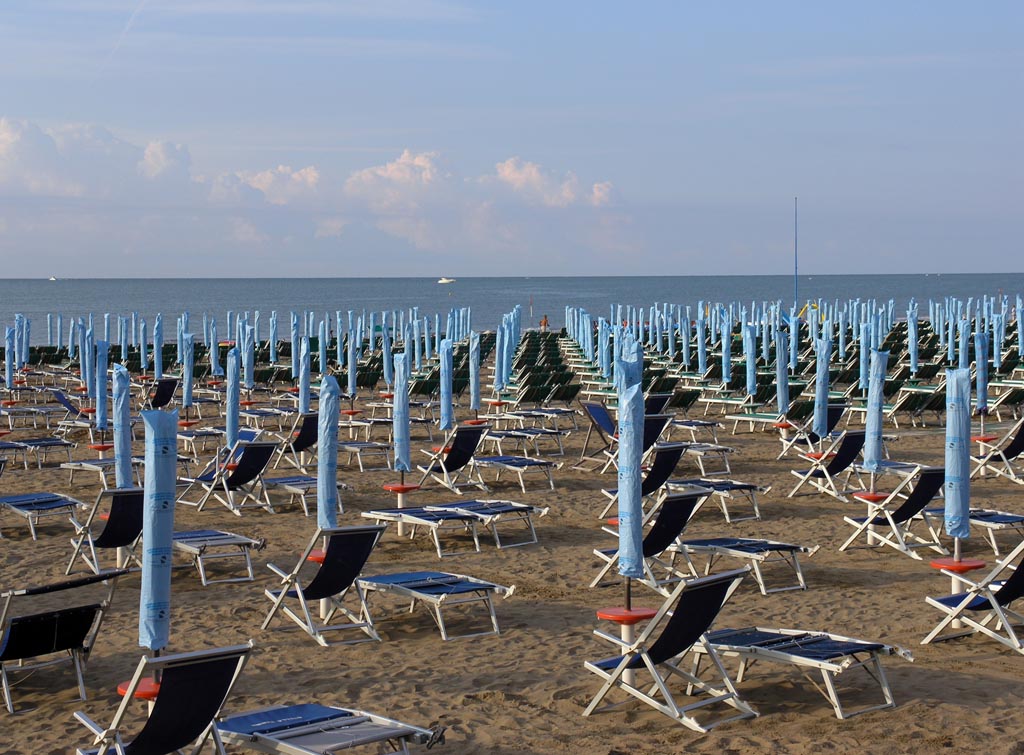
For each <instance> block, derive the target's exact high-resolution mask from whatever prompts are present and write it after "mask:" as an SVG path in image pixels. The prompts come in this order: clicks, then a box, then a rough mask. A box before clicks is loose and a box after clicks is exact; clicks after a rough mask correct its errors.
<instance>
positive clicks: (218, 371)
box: [209, 320, 224, 377]
mask: <svg viewBox="0 0 1024 755" xmlns="http://www.w3.org/2000/svg"><path fill="white" fill-rule="evenodd" d="M209 348H210V374H211V375H213V376H214V377H223V375H224V368H223V367H221V366H220V343H219V341H218V339H217V321H216V320H212V321H211V322H210V346H209Z"/></svg>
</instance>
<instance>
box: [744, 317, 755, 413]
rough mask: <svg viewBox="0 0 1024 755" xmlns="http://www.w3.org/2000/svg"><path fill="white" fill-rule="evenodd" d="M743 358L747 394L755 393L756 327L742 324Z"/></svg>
mask: <svg viewBox="0 0 1024 755" xmlns="http://www.w3.org/2000/svg"><path fill="white" fill-rule="evenodd" d="M743 358H744V359H745V360H746V363H747V365H746V366H747V395H748V396H753V395H754V394H755V393H757V328H756V327H755V326H753V325H744V326H743Z"/></svg>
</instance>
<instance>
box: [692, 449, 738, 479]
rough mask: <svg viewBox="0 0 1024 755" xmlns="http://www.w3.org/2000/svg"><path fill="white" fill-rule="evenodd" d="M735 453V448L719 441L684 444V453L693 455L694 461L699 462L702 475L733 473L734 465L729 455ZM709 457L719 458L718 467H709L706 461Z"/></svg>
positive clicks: (698, 466) (698, 467)
mask: <svg viewBox="0 0 1024 755" xmlns="http://www.w3.org/2000/svg"><path fill="white" fill-rule="evenodd" d="M734 453H736V449H735V448H732V447H730V446H722V445H719V444H718V443H684V444H683V454H684V455H686V456H691V457H693V459H694V461H696V462H697V469H699V470H700V473H701V476H706V475H721V474H732V465H731V464H730V463H729V457H730V456H731V455H732V454H734ZM707 458H711V459H717V460H718V465H717V466H718V468H717V469H708V467H707V464H706V463H705V459H707Z"/></svg>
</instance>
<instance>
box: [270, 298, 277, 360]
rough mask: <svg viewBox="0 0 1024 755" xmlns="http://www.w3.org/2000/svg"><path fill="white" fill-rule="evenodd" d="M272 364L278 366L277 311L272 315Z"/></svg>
mask: <svg viewBox="0 0 1024 755" xmlns="http://www.w3.org/2000/svg"><path fill="white" fill-rule="evenodd" d="M269 342H270V363H271V364H277V311H276V310H275V311H273V312H271V313H270V336H269Z"/></svg>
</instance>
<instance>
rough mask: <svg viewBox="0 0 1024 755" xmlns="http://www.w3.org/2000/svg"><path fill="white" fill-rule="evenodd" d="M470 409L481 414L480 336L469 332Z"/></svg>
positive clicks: (473, 331)
mask: <svg viewBox="0 0 1024 755" xmlns="http://www.w3.org/2000/svg"><path fill="white" fill-rule="evenodd" d="M469 408H470V409H472V410H473V411H474V412H476V413H478V414H479V412H480V334H479V333H477V332H476V331H475V330H471V331H469Z"/></svg>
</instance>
